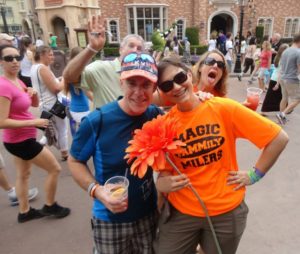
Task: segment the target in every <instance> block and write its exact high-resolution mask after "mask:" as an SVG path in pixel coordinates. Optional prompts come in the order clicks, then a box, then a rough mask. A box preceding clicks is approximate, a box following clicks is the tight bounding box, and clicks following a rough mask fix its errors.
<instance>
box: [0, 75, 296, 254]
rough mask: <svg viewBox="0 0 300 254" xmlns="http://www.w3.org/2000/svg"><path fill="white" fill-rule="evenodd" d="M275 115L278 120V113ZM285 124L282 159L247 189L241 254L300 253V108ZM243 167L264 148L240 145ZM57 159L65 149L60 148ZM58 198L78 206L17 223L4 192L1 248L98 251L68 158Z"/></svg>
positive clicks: (36, 178) (13, 253) (26, 252)
mask: <svg viewBox="0 0 300 254" xmlns="http://www.w3.org/2000/svg"><path fill="white" fill-rule="evenodd" d="M229 83H230V91H229V97H231V98H234V99H236V100H238V101H243V100H244V99H245V97H246V81H244V82H239V81H237V78H230V82H229ZM270 118H271V119H272V120H274V121H276V119H275V117H274V115H272V116H270ZM289 119H290V120H289V122H288V123H287V125H286V126H285V127H284V129H285V130H286V131H287V133H288V134H289V136H290V143H289V145H288V147H287V148H286V150H285V151H284V152H283V154H282V156H281V158H280V159H279V161H278V162H277V163H276V165H275V166H274V167H273V169H272V170H271V171H270V172H269V173H268V174H267V176H266V177H265V178H264V179H263V180H262V181H261V182H259V183H257V184H256V185H254V186H251V187H249V188H248V190H247V195H246V202H247V203H248V206H249V209H250V212H249V216H248V225H247V228H246V231H245V233H244V236H243V238H242V240H241V244H240V246H239V249H238V252H237V253H238V254H254V253H255V254H270V253H272V254H296V253H299V252H300V243H299V228H300V219H299V212H300V202H299V193H300V184H299V182H300V171H299V165H300V156H299V145H300V142H299V125H300V107H298V108H297V109H296V110H295V111H294V112H293V113H292V114H291V115H289ZM237 147H238V149H237V153H238V161H239V165H240V168H241V169H248V168H250V167H252V166H253V165H254V164H255V161H256V159H257V156H258V154H259V152H258V151H257V149H256V148H255V147H254V146H253V145H252V144H249V143H248V142H245V141H243V140H240V141H239V142H238V144H237ZM0 151H1V153H2V154H3V156H4V159H5V161H6V164H7V172H8V175H9V177H10V179H14V178H15V170H14V166H13V164H12V160H11V157H10V155H9V154H8V153H7V152H6V151H5V150H4V149H3V146H2V144H1V145H0ZM56 156H57V158H59V154H58V153H57V152H56ZM61 165H62V167H63V171H62V173H61V175H60V181H59V186H58V194H57V200H58V202H59V203H61V204H62V205H65V206H68V207H70V208H71V209H72V212H71V215H70V216H69V217H66V218H64V219H60V220H57V219H51V218H42V219H39V220H35V221H30V222H27V223H24V224H18V223H17V220H16V218H17V213H18V208H17V207H10V206H9V205H8V201H7V197H6V193H5V192H4V191H0V218H1V219H0V253H3V254H20V253H22V254H53V253H55V254H89V253H91V250H92V235H91V230H90V209H91V205H92V202H91V199H90V198H89V197H88V195H87V193H85V192H84V191H82V190H81V189H80V188H79V187H78V186H77V184H75V183H74V182H73V179H72V177H71V176H70V173H69V171H68V169H67V165H66V163H65V162H62V163H61ZM44 179H45V173H44V172H43V171H41V170H37V169H36V168H34V169H33V170H32V177H31V183H30V185H31V186H37V187H38V188H39V190H40V194H39V196H38V197H37V199H36V200H35V201H34V202H32V203H31V205H32V206H33V207H36V208H40V207H42V205H43V201H44V194H43V181H44Z"/></svg>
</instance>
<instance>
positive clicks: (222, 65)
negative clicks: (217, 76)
mask: <svg viewBox="0 0 300 254" xmlns="http://www.w3.org/2000/svg"><path fill="white" fill-rule="evenodd" d="M215 63H217V66H218V67H219V68H220V69H225V66H226V65H225V63H224V62H222V61H217V60H216V59H214V58H212V57H207V58H206V59H205V60H204V64H205V65H208V66H213V65H215Z"/></svg>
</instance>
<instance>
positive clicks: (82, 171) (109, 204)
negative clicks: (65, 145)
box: [68, 156, 127, 213]
mask: <svg viewBox="0 0 300 254" xmlns="http://www.w3.org/2000/svg"><path fill="white" fill-rule="evenodd" d="M68 167H69V170H70V171H71V173H72V176H73V178H74V179H75V181H76V182H77V183H78V185H79V186H80V187H81V188H82V189H84V190H86V191H87V190H88V187H89V185H90V184H91V183H93V182H96V180H95V178H94V176H93V175H92V173H91V172H90V170H89V168H88V167H87V165H86V164H85V163H83V162H81V161H78V160H76V159H75V158H73V157H72V156H69V158H68ZM95 198H97V199H98V200H100V201H101V203H102V204H103V205H104V206H105V207H106V208H107V209H108V210H110V211H111V212H113V213H120V212H124V211H125V210H126V209H127V203H126V201H121V200H118V199H112V198H110V197H109V196H108V195H107V194H106V192H105V190H104V187H103V186H102V185H100V186H99V187H97V189H96V190H95Z"/></svg>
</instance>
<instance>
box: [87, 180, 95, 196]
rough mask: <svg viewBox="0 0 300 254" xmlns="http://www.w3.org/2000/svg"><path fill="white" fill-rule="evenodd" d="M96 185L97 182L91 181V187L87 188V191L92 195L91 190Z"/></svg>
mask: <svg viewBox="0 0 300 254" xmlns="http://www.w3.org/2000/svg"><path fill="white" fill-rule="evenodd" d="M95 185H96V183H95V182H92V183H90V185H89V187H88V188H87V192H88V194H89V195H91V190H92V188H93V187H94V186H95Z"/></svg>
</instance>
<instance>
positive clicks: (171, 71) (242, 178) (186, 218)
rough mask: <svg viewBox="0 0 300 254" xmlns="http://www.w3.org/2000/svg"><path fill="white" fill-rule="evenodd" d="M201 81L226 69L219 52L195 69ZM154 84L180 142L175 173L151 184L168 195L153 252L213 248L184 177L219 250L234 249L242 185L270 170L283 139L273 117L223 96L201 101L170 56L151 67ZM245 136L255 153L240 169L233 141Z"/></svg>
mask: <svg viewBox="0 0 300 254" xmlns="http://www.w3.org/2000/svg"><path fill="white" fill-rule="evenodd" d="M200 72H201V79H200V80H201V81H203V82H205V83H207V84H210V85H211V86H213V87H214V89H216V88H217V84H218V82H217V81H219V80H220V79H222V78H225V79H226V74H227V69H226V64H225V59H224V56H223V55H220V54H218V53H216V52H213V53H212V52H210V54H209V56H207V57H206V58H205V59H204V61H203V65H202V67H201V68H200ZM158 89H159V90H160V91H161V92H162V93H163V94H164V96H165V97H166V99H168V100H169V101H170V102H172V103H173V104H175V106H174V107H172V109H171V110H170V112H169V113H168V114H167V115H165V116H164V117H166V118H173V119H176V121H177V122H178V123H179V127H178V130H177V138H178V139H180V140H181V141H183V142H184V143H186V146H185V147H184V148H182V150H180V151H179V152H178V151H177V152H176V153H173V154H171V157H172V160H173V162H174V163H175V164H176V166H177V167H178V168H179V169H180V171H181V172H182V173H183V175H177V174H176V172H175V171H174V170H173V169H171V168H169V169H165V170H164V171H162V172H161V173H160V174H159V176H158V179H157V189H158V190H159V191H160V192H163V193H168V201H169V203H170V204H171V213H170V217H169V218H168V219H167V220H165V221H163V222H161V223H160V228H159V238H158V248H157V249H158V254H160V253H162V254H169V253H170V254H171V253H172V254H176V253H178V254H182V253H194V251H195V249H196V246H197V245H198V244H200V245H201V248H202V249H203V251H204V252H205V253H217V249H216V245H215V243H214V240H213V236H212V233H211V231H210V228H209V226H208V223H207V221H206V218H205V212H204V209H203V208H202V207H201V206H200V204H199V203H198V201H197V199H196V198H195V197H194V195H193V194H192V192H191V191H190V190H189V189H188V188H186V187H187V186H188V185H189V184H190V183H191V184H192V185H193V186H194V188H195V189H196V190H197V192H198V194H199V195H200V197H201V198H202V199H203V201H204V203H205V205H206V207H207V210H208V213H209V216H210V217H211V221H212V223H213V225H214V228H215V232H216V236H217V239H218V241H219V245H220V248H221V250H222V253H223V254H232V253H235V252H236V250H237V247H238V244H239V241H240V239H241V236H242V234H243V232H244V229H245V227H246V220H247V214H248V207H247V205H246V204H245V202H244V197H245V186H247V185H251V184H254V183H255V182H257V181H258V180H259V179H260V178H262V177H263V176H264V174H265V173H266V172H267V171H268V170H269V169H270V168H271V166H272V165H273V164H274V163H275V161H276V160H277V158H278V156H279V155H280V153H281V151H282V150H283V149H284V147H285V146H286V144H287V142H288V137H287V135H286V133H285V132H284V131H283V130H282V129H281V128H280V127H279V126H278V125H276V124H275V123H273V122H271V121H270V120H268V119H265V118H263V117H262V116H260V115H258V114H256V113H254V112H253V111H251V110H249V109H247V108H246V107H244V106H242V105H241V104H240V103H238V102H235V101H233V100H231V99H227V98H219V97H214V98H212V99H210V100H207V101H204V102H201V101H199V99H198V97H197V96H196V95H195V94H194V92H193V82H192V72H191V71H190V69H189V68H188V67H187V66H185V65H184V64H183V63H181V62H180V59H179V58H177V57H170V58H166V59H163V60H162V61H161V62H160V63H159V65H158ZM238 138H244V139H248V140H249V141H251V142H252V143H254V144H255V145H256V146H257V147H258V148H259V149H262V152H261V155H260V157H259V158H258V160H257V161H256V162H253V163H251V164H249V167H251V166H253V168H251V169H250V170H248V171H242V170H239V167H238V164H237V158H236V147H235V144H236V140H237V139H238Z"/></svg>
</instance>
